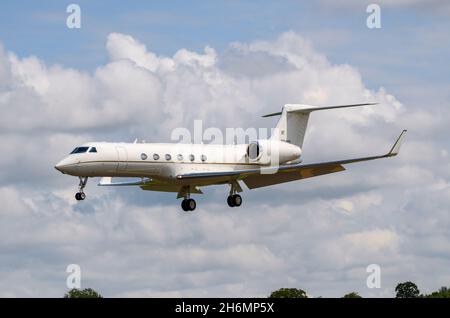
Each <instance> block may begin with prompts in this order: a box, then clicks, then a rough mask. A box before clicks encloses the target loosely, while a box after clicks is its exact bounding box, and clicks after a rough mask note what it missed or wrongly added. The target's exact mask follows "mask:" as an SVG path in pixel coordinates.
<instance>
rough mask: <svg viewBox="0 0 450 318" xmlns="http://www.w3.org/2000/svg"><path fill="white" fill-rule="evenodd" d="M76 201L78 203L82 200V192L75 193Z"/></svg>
mask: <svg viewBox="0 0 450 318" xmlns="http://www.w3.org/2000/svg"><path fill="white" fill-rule="evenodd" d="M75 199H76V200H77V201H80V200H81V198H80V192H77V193H75Z"/></svg>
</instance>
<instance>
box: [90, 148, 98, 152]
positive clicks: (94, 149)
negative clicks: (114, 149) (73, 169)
mask: <svg viewBox="0 0 450 318" xmlns="http://www.w3.org/2000/svg"><path fill="white" fill-rule="evenodd" d="M89 152H97V148H95V147H91V149H89Z"/></svg>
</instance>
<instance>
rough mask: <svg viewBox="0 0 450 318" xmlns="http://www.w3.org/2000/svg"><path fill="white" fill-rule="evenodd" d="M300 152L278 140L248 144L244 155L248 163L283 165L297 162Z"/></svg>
mask: <svg viewBox="0 0 450 318" xmlns="http://www.w3.org/2000/svg"><path fill="white" fill-rule="evenodd" d="M301 153H302V151H301V149H300V147H298V146H296V145H293V144H290V143H287V142H284V141H279V140H270V139H269V140H267V139H264V140H258V141H253V142H251V143H249V144H248V146H247V150H246V155H247V158H248V160H249V161H250V162H258V163H260V164H264V165H268V164H283V163H286V162H289V161H294V160H298V159H299V158H300V155H301Z"/></svg>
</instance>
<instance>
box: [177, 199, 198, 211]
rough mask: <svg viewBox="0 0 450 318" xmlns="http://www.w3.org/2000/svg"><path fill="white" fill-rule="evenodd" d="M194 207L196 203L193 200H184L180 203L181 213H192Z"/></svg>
mask: <svg viewBox="0 0 450 318" xmlns="http://www.w3.org/2000/svg"><path fill="white" fill-rule="evenodd" d="M196 207H197V203H195V200H194V199H184V200H183V201H181V208H182V209H183V211H186V212H188V211H194V210H195V208H196Z"/></svg>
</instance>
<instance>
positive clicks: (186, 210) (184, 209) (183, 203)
mask: <svg viewBox="0 0 450 318" xmlns="http://www.w3.org/2000/svg"><path fill="white" fill-rule="evenodd" d="M187 201H188V200H186V199H184V200H183V201H181V208H182V209H183V211H184V212H188V211H189V207H188V205H187Z"/></svg>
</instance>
